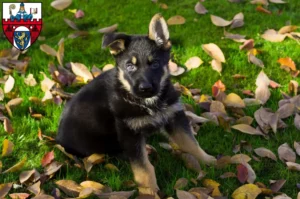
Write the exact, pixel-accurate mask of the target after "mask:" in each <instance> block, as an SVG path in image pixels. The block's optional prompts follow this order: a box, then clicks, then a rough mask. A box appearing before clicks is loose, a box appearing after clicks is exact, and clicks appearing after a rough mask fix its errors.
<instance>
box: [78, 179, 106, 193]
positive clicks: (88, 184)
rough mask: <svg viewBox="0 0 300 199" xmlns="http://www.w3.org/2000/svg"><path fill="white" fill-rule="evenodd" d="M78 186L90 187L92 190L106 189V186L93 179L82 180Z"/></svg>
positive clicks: (101, 190) (102, 190)
mask: <svg viewBox="0 0 300 199" xmlns="http://www.w3.org/2000/svg"><path fill="white" fill-rule="evenodd" d="M80 186H82V187H83V188H91V189H93V191H94V192H104V191H105V190H106V189H107V187H106V186H104V185H102V184H100V183H98V182H94V181H84V182H82V183H80Z"/></svg>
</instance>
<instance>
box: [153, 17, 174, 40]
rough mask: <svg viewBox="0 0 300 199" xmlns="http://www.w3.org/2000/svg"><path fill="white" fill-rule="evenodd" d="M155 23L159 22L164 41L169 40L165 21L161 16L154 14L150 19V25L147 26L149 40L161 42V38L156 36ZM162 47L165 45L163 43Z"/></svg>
mask: <svg viewBox="0 0 300 199" xmlns="http://www.w3.org/2000/svg"><path fill="white" fill-rule="evenodd" d="M157 21H159V22H160V24H161V26H162V29H163V34H164V36H165V39H166V40H169V37H170V36H169V30H168V26H167V23H166V21H165V19H164V18H163V17H162V16H161V14H156V15H154V16H153V17H152V19H151V21H150V24H149V35H148V36H149V38H150V39H151V40H154V41H160V40H162V39H161V38H159V36H158V35H157V33H156V31H155V26H156V22H157ZM164 45H166V44H165V43H164Z"/></svg>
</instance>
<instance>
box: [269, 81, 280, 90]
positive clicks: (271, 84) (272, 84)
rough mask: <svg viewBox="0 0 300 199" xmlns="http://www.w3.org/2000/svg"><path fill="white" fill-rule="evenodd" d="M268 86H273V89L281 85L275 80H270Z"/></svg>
mask: <svg viewBox="0 0 300 199" xmlns="http://www.w3.org/2000/svg"><path fill="white" fill-rule="evenodd" d="M269 86H270V87H271V88H274V89H275V88H279V87H281V85H280V84H278V83H277V82H274V81H273V80H270V84H269Z"/></svg>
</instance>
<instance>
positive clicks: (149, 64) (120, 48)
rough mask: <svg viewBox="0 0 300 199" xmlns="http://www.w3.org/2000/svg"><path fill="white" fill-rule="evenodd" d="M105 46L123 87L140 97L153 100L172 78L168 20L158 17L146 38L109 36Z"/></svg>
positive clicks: (104, 42)
mask: <svg viewBox="0 0 300 199" xmlns="http://www.w3.org/2000/svg"><path fill="white" fill-rule="evenodd" d="M102 47H109V49H110V52H111V54H112V55H113V56H114V57H115V60H116V64H117V67H118V73H119V74H118V75H119V80H120V82H121V83H122V84H123V86H124V88H125V89H126V90H128V91H129V92H130V93H131V94H133V95H134V96H136V97H139V98H151V97H154V96H156V95H157V94H158V93H159V92H160V91H161V89H162V87H163V85H164V83H165V81H166V80H167V78H168V77H169V71H168V61H169V58H170V49H171V43H170V41H169V31H168V27H167V24H166V21H165V20H164V18H163V17H162V16H161V15H160V14H156V15H155V16H154V17H153V18H152V20H151V22H150V24H149V33H148V35H146V36H139V35H126V34H122V33H109V34H106V35H104V37H103V42H102Z"/></svg>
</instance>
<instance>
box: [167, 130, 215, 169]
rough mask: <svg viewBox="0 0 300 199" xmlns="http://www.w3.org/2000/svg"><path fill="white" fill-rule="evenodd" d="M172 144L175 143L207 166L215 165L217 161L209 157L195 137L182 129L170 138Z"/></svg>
mask: <svg viewBox="0 0 300 199" xmlns="http://www.w3.org/2000/svg"><path fill="white" fill-rule="evenodd" d="M170 139H171V142H172V141H173V142H175V143H176V144H177V145H178V146H179V148H180V149H181V150H182V151H184V152H186V153H189V154H191V155H193V156H194V157H195V158H197V159H198V161H200V162H202V163H205V164H214V163H215V161H216V159H215V158H214V157H213V156H210V155H208V154H207V153H206V152H205V151H204V150H203V149H202V148H201V147H200V146H199V144H198V142H197V140H196V139H195V137H194V136H193V135H191V136H189V135H187V134H186V133H185V132H183V130H182V129H176V132H173V134H172V135H171V136H170Z"/></svg>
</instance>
